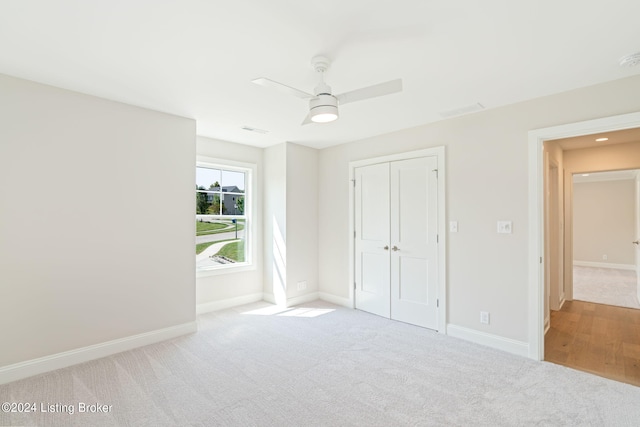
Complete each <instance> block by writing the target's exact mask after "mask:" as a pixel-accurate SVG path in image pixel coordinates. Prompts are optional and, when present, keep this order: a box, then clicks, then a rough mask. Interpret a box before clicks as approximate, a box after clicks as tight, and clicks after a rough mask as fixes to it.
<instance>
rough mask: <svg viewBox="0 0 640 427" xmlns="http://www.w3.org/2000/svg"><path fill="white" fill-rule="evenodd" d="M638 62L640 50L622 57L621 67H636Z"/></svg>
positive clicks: (639, 61)
mask: <svg viewBox="0 0 640 427" xmlns="http://www.w3.org/2000/svg"><path fill="white" fill-rule="evenodd" d="M638 64H640V52H637V53H634V54H631V55H627V56H623V57H622V58H620V66H621V67H635V66H636V65H638Z"/></svg>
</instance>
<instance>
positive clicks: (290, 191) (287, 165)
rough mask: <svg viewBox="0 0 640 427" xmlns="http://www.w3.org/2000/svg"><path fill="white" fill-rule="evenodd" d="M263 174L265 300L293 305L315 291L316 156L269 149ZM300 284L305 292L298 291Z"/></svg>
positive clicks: (286, 146)
mask: <svg viewBox="0 0 640 427" xmlns="http://www.w3.org/2000/svg"><path fill="white" fill-rule="evenodd" d="M264 169H265V173H264V198H265V202H264V206H265V209H264V236H265V237H264V259H265V266H264V294H265V299H266V300H267V301H271V302H275V303H277V304H279V305H282V306H291V305H296V304H298V303H300V302H303V301H306V300H308V299H315V298H316V297H317V292H318V151H317V150H315V149H312V148H308V147H303V146H301V145H297V144H293V143H290V142H287V143H283V144H279V145H276V146H272V147H269V148H266V149H265V150H264ZM301 281H306V282H307V288H306V289H301V290H298V288H297V283H298V282H301Z"/></svg>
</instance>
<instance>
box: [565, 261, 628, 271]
mask: <svg viewBox="0 0 640 427" xmlns="http://www.w3.org/2000/svg"><path fill="white" fill-rule="evenodd" d="M573 265H575V266H578V267H596V268H614V269H616V270H633V271H636V266H635V265H633V264H614V263H611V262H592V261H573Z"/></svg>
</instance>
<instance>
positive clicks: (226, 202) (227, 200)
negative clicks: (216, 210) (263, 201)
mask: <svg viewBox="0 0 640 427" xmlns="http://www.w3.org/2000/svg"><path fill="white" fill-rule="evenodd" d="M222 215H244V196H238V195H237V194H224V193H223V194H222Z"/></svg>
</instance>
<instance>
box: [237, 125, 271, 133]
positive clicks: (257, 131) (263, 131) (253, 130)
mask: <svg viewBox="0 0 640 427" xmlns="http://www.w3.org/2000/svg"><path fill="white" fill-rule="evenodd" d="M241 129H242V130H246V131H249V132H255V133H262V134H265V133H268V132H269V131H268V130H264V129H258V128H253V127H251V126H242V128H241Z"/></svg>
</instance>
